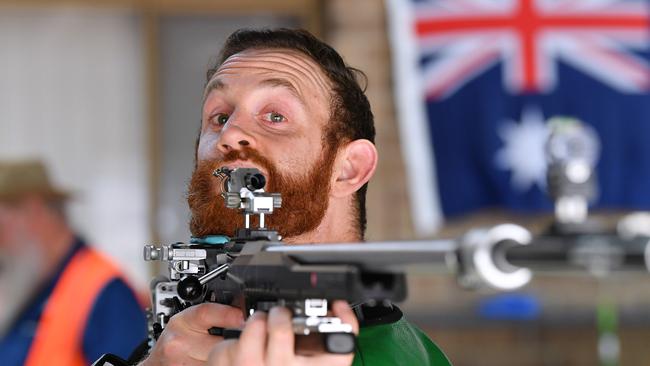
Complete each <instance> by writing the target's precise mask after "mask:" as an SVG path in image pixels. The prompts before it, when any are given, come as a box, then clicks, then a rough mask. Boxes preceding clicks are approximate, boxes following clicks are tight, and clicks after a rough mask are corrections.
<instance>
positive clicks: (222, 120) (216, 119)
mask: <svg viewBox="0 0 650 366" xmlns="http://www.w3.org/2000/svg"><path fill="white" fill-rule="evenodd" d="M228 118H230V116H229V115H227V114H225V113H219V114H215V115H214V116H212V118H211V119H212V122H213V123H216V124H218V125H219V126H223V125H225V124H226V122H228Z"/></svg>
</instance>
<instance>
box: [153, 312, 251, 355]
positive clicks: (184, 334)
mask: <svg viewBox="0 0 650 366" xmlns="http://www.w3.org/2000/svg"><path fill="white" fill-rule="evenodd" d="M243 323H244V317H243V315H242V312H241V310H240V309H238V308H235V307H232V306H227V305H222V304H215V303H203V304H199V305H195V306H192V307H189V308H187V309H185V310H183V311H181V312H180V313H178V314H176V315H174V316H172V318H171V319H170V321H169V323H168V324H167V326H166V327H165V329H164V330H163V332H162V334H161V335H160V338H158V341H157V342H156V344H155V346H154V347H153V349H152V350H151V353H150V354H149V357H147V359H146V360H144V362H143V363H142V364H141V366H154V365H155V366H159V365H190V366H191V365H204V364H205V361H206V360H207V359H208V354H209V353H210V351H211V350H212V348H214V346H215V345H216V344H217V343H219V342H221V341H222V340H223V337H219V336H213V335H210V334H208V329H210V328H212V327H221V328H240V327H241V326H242V325H243Z"/></svg>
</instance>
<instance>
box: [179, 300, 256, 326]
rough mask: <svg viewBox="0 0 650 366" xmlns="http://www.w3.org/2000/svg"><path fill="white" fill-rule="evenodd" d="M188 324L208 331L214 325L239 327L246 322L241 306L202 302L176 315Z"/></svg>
mask: <svg viewBox="0 0 650 366" xmlns="http://www.w3.org/2000/svg"><path fill="white" fill-rule="evenodd" d="M179 316H180V318H179V319H178V320H177V321H182V322H183V323H185V324H187V326H188V328H190V329H193V330H196V331H199V332H205V333H207V331H208V329H210V328H212V327H220V328H239V327H241V326H242V324H243V322H244V316H243V314H242V312H241V310H240V309H239V308H235V307H232V306H228V305H223V304H216V303H210V302H206V303H202V304H199V305H194V306H191V307H189V308H187V309H185V310H183V311H181V312H180V313H178V314H176V315H174V316H173V317H172V320H173V319H174V318H176V317H179Z"/></svg>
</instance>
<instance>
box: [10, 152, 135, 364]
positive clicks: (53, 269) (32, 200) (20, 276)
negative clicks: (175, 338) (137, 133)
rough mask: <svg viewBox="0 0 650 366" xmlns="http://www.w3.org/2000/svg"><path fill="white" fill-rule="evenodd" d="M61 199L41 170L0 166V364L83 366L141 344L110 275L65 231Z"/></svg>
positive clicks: (126, 300) (131, 298)
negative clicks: (108, 354) (103, 355)
mask: <svg viewBox="0 0 650 366" xmlns="http://www.w3.org/2000/svg"><path fill="white" fill-rule="evenodd" d="M68 199H69V194H68V193H67V192H65V191H63V190H61V189H59V188H57V187H54V186H53V185H52V184H51V182H50V180H49V179H48V174H47V171H46V168H45V166H44V165H43V164H42V163H40V162H38V161H0V360H1V362H0V363H2V365H5V366H17V365H34V366H36V365H39V366H40V365H62V366H63V365H65V366H75V365H88V364H90V363H91V362H92V361H93V360H95V359H97V358H98V357H99V356H101V355H102V354H103V353H106V352H111V353H114V354H116V355H121V356H122V357H127V356H128V355H129V353H130V352H131V351H132V350H133V349H134V348H135V347H136V346H137V345H138V344H139V343H140V342H141V341H142V339H143V338H145V337H146V318H145V315H144V312H143V311H142V308H141V306H140V304H139V303H138V301H137V300H136V296H135V294H134V292H133V291H132V290H131V288H130V287H129V286H128V285H127V283H126V282H125V280H124V279H123V278H122V276H121V273H120V271H119V270H118V268H117V267H116V266H115V265H114V264H112V263H111V262H110V261H109V260H108V259H107V258H105V257H104V256H102V255H101V254H100V253H98V252H97V251H96V250H94V249H92V248H91V247H90V246H88V245H87V244H86V243H85V242H84V240H83V239H81V238H80V237H79V236H77V235H76V234H75V232H74V230H73V229H72V228H71V227H70V225H69V224H68V222H67V220H66V215H65V204H66V202H67V200H68Z"/></svg>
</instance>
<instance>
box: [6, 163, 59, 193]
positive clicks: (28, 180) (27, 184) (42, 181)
mask: <svg viewBox="0 0 650 366" xmlns="http://www.w3.org/2000/svg"><path fill="white" fill-rule="evenodd" d="M30 194H37V195H41V196H43V197H44V198H46V199H51V200H57V201H64V200H67V199H68V198H70V192H68V191H66V190H63V189H61V188H58V187H55V186H54V185H52V182H51V181H50V179H49V176H48V172H47V168H46V167H45V165H44V164H43V163H42V162H40V161H38V160H9V161H8V160H0V201H13V200H16V199H20V198H22V197H24V196H26V195H30Z"/></svg>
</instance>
